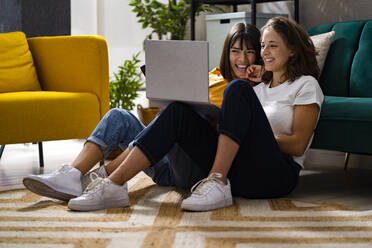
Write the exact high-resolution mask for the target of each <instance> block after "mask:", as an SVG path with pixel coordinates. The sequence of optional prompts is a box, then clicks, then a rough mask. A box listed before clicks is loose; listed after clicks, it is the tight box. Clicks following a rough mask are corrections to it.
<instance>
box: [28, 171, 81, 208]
mask: <svg viewBox="0 0 372 248" xmlns="http://www.w3.org/2000/svg"><path fill="white" fill-rule="evenodd" d="M80 177H81V172H80V171H79V170H78V169H76V168H74V167H72V166H71V165H63V166H62V167H61V168H60V169H59V170H57V171H54V172H52V173H49V174H43V175H30V176H27V177H25V178H23V184H24V185H25V187H26V188H27V189H29V190H30V191H32V192H34V193H36V194H38V195H42V196H47V197H50V198H55V199H58V200H62V201H68V200H70V199H71V198H75V197H77V196H80V195H81V193H82V188H81V181H80Z"/></svg>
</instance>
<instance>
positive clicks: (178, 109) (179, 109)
mask: <svg viewBox="0 0 372 248" xmlns="http://www.w3.org/2000/svg"><path fill="white" fill-rule="evenodd" d="M189 111H191V108H190V106H188V105H187V104H184V103H182V102H172V103H170V104H169V105H168V106H167V108H166V109H165V112H168V113H173V114H177V115H179V114H181V113H185V112H189Z"/></svg>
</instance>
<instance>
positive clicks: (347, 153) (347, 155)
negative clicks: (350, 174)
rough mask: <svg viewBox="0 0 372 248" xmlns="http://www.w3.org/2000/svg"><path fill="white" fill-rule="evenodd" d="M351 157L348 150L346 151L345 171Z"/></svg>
mask: <svg viewBox="0 0 372 248" xmlns="http://www.w3.org/2000/svg"><path fill="white" fill-rule="evenodd" d="M349 157H350V153H349V152H346V153H345V160H344V170H345V171H346V170H347V164H348V163H349Z"/></svg>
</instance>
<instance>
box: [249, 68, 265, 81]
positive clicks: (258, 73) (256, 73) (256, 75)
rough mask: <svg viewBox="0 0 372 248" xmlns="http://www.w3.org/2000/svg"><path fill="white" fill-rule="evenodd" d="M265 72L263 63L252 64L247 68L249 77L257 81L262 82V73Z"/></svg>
mask: <svg viewBox="0 0 372 248" xmlns="http://www.w3.org/2000/svg"><path fill="white" fill-rule="evenodd" d="M264 73H265V67H264V66H262V65H250V66H248V68H247V79H248V80H250V81H253V82H255V83H261V82H262V75H263V74H264Z"/></svg>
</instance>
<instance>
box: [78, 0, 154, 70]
mask: <svg viewBox="0 0 372 248" xmlns="http://www.w3.org/2000/svg"><path fill="white" fill-rule="evenodd" d="M149 32H150V30H149V29H147V30H143V29H142V27H141V24H139V23H137V18H136V16H135V14H134V13H133V12H132V11H131V8H130V6H129V4H128V1H127V0H71V34H72V35H101V36H103V37H104V38H105V39H106V41H107V46H108V51H109V70H110V75H113V72H115V71H116V70H117V67H118V66H119V65H121V64H122V63H123V62H124V60H125V59H130V58H131V57H132V55H133V54H136V53H137V52H139V51H142V41H143V40H144V39H145V37H146V35H147V34H148V33H149ZM140 58H141V60H143V61H144V52H143V51H142V52H141V55H140Z"/></svg>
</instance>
